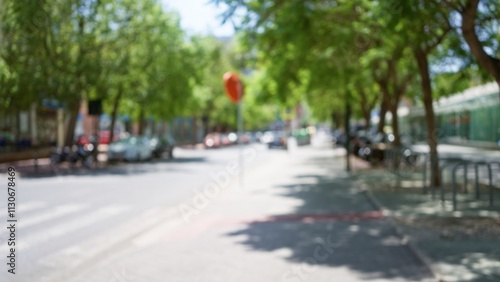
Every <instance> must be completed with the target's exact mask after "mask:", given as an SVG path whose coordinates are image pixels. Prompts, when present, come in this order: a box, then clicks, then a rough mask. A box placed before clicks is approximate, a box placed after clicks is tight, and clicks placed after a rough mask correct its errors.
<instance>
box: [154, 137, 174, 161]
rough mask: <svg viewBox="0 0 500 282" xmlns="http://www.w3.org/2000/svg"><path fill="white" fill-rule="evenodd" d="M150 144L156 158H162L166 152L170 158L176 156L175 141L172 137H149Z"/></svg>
mask: <svg viewBox="0 0 500 282" xmlns="http://www.w3.org/2000/svg"><path fill="white" fill-rule="evenodd" d="M149 146H150V149H151V154H152V156H153V157H154V158H161V157H163V156H164V155H165V154H166V156H167V157H168V158H169V159H173V158H174V142H173V139H172V138H167V137H164V138H160V137H153V138H151V139H149Z"/></svg>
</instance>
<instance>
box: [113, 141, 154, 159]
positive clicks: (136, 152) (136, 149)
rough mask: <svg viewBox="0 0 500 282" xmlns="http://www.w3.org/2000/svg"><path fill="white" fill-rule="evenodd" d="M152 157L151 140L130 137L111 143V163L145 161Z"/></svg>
mask: <svg viewBox="0 0 500 282" xmlns="http://www.w3.org/2000/svg"><path fill="white" fill-rule="evenodd" d="M151 157H152V151H151V147H150V144H149V139H148V138H146V137H130V138H125V139H120V140H119V141H118V142H114V143H111V144H110V145H109V148H108V160H109V161H118V160H124V161H128V162H131V161H144V160H149V159H151Z"/></svg>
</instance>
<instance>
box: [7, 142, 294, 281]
mask: <svg viewBox="0 0 500 282" xmlns="http://www.w3.org/2000/svg"><path fill="white" fill-rule="evenodd" d="M176 150H177V151H176V152H175V154H176V156H177V158H176V159H175V160H171V161H168V160H165V161H153V162H147V163H136V164H121V165H117V166H112V167H110V168H106V169H101V170H98V171H79V172H75V173H62V174H60V175H58V176H53V177H42V178H23V176H22V175H21V176H18V177H17V179H16V198H17V199H16V202H17V203H16V219H18V222H17V223H16V238H15V239H16V252H15V255H16V265H15V272H16V274H15V275H12V274H10V273H8V272H7V269H9V268H10V267H9V266H7V265H6V264H7V263H8V261H7V260H8V258H6V256H5V255H4V254H9V253H10V252H8V251H9V248H10V247H8V246H7V241H6V240H7V238H8V237H9V236H10V232H9V230H8V229H7V226H9V225H8V224H7V219H8V218H7V198H6V197H4V196H5V195H2V197H0V199H1V201H0V211H2V212H1V213H0V223H1V224H2V225H5V226H2V228H1V229H0V250H1V254H2V263H1V265H2V267H1V272H0V281H66V280H67V278H68V277H75V276H77V275H78V272H79V271H85V269H86V268H87V267H90V266H92V265H95V264H99V262H100V261H101V260H103V259H105V258H106V257H107V256H108V255H111V254H113V253H114V252H115V250H119V249H122V248H123V245H124V244H127V242H130V241H131V240H133V239H134V238H136V237H138V236H141V234H142V233H144V232H145V231H147V230H149V229H151V228H153V227H154V226H156V225H157V224H158V223H160V222H164V221H166V220H172V219H173V220H175V219H179V218H181V215H180V214H179V213H180V212H179V210H178V208H176V207H177V206H178V204H179V203H180V202H182V201H185V200H186V199H189V198H190V197H192V196H193V195H194V194H195V193H196V189H200V188H201V187H202V185H204V184H205V183H207V182H210V181H213V180H212V178H211V176H210V173H217V172H218V171H223V170H225V169H226V167H227V165H228V164H233V165H234V164H239V161H240V159H239V158H240V151H239V149H238V148H235V147H232V148H226V149H218V150H196V151H194V150H191V151H190V150H182V149H176ZM283 154H286V151H280V150H267V149H266V148H264V147H262V146H261V145H256V146H246V147H245V149H244V151H243V159H242V160H243V161H244V163H245V170H251V169H253V167H256V166H257V165H258V164H259V163H262V162H266V161H267V160H269V159H270V158H272V157H276V156H279V155H283ZM244 175H245V174H244V173H243V177H244ZM1 177H2V178H4V179H3V180H2V185H3V186H4V185H5V184H6V183H7V175H5V174H3V175H1ZM238 183H239V178H238V177H237V176H235V177H231V185H238ZM5 190H6V189H5ZM2 193H3V194H5V192H4V191H2Z"/></svg>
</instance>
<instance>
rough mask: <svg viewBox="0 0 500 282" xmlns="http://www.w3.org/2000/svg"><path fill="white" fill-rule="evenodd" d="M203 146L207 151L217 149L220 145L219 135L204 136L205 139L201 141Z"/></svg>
mask: <svg viewBox="0 0 500 282" xmlns="http://www.w3.org/2000/svg"><path fill="white" fill-rule="evenodd" d="M203 144H204V145H205V148H207V149H212V148H219V147H220V146H221V145H222V144H221V136H220V134H219V133H209V134H207V136H205V138H204V139H203Z"/></svg>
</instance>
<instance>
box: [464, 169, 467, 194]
mask: <svg viewBox="0 0 500 282" xmlns="http://www.w3.org/2000/svg"><path fill="white" fill-rule="evenodd" d="M464 194H467V163H464Z"/></svg>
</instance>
